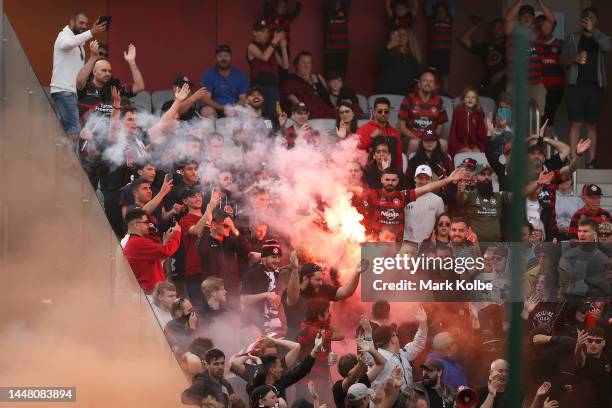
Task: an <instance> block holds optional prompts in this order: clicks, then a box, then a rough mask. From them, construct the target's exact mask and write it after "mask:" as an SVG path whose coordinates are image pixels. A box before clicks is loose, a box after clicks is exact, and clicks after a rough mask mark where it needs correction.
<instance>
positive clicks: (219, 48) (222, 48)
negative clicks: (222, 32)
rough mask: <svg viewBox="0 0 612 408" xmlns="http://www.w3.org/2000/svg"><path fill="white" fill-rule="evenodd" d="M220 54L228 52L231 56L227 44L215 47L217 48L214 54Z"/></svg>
mask: <svg viewBox="0 0 612 408" xmlns="http://www.w3.org/2000/svg"><path fill="white" fill-rule="evenodd" d="M220 52H229V53H230V54H231V53H232V49H231V47H230V46H229V45H227V44H219V45H217V48H216V49H215V54H218V53H220Z"/></svg>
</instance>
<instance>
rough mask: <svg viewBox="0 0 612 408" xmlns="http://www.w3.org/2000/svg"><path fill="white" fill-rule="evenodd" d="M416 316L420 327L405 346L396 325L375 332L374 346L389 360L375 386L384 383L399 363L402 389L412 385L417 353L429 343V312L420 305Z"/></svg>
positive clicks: (374, 383) (374, 382)
mask: <svg viewBox="0 0 612 408" xmlns="http://www.w3.org/2000/svg"><path fill="white" fill-rule="evenodd" d="M415 317H416V320H417V322H418V323H419V328H418V330H417V332H416V334H415V335H414V339H412V341H411V342H410V343H407V344H406V345H405V346H404V347H400V342H399V337H398V336H397V331H396V328H395V326H380V327H379V328H377V329H376V330H375V331H374V333H373V336H372V337H373V342H374V346H375V347H377V348H378V352H379V353H380V354H381V355H382V356H383V357H384V358H385V359H386V360H387V362H386V363H385V366H384V368H383V369H382V371H381V372H380V374H379V375H378V377H376V380H374V381H373V382H372V386H373V387H378V386H380V385H384V384H385V382H386V381H387V379H388V378H389V376H391V372H392V371H393V369H394V368H395V367H396V366H397V365H399V366H400V368H401V370H402V376H403V377H404V381H405V382H404V384H403V385H402V389H404V388H406V387H408V386H410V385H412V366H411V365H410V362H411V361H413V360H414V359H415V358H416V357H417V355H418V354H419V353H420V352H421V351H423V349H424V348H425V345H426V343H427V313H425V309H423V306H420V305H419V306H418V307H417V308H416V310H415Z"/></svg>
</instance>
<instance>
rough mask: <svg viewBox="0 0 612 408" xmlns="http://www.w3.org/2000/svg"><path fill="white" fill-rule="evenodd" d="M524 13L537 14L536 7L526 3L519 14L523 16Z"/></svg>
mask: <svg viewBox="0 0 612 408" xmlns="http://www.w3.org/2000/svg"><path fill="white" fill-rule="evenodd" d="M523 14H531V15H532V16H535V9H534V8H533V7H531V6H530V5H529V4H525V5H524V6H523V7H521V8H520V9H519V16H522V15H523Z"/></svg>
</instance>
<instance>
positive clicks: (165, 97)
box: [151, 89, 174, 114]
mask: <svg viewBox="0 0 612 408" xmlns="http://www.w3.org/2000/svg"><path fill="white" fill-rule="evenodd" d="M173 99H174V93H173V92H172V90H171V89H167V90H163V91H155V92H153V95H151V107H152V111H153V113H156V114H159V113H160V112H161V107H162V105H163V104H164V102H166V101H171V100H173Z"/></svg>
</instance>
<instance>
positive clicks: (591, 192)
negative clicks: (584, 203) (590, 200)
mask: <svg viewBox="0 0 612 408" xmlns="http://www.w3.org/2000/svg"><path fill="white" fill-rule="evenodd" d="M582 195H585V196H588V197H596V196H601V195H602V193H601V188H600V187H599V186H598V185H597V184H585V185H584V187H582Z"/></svg>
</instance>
